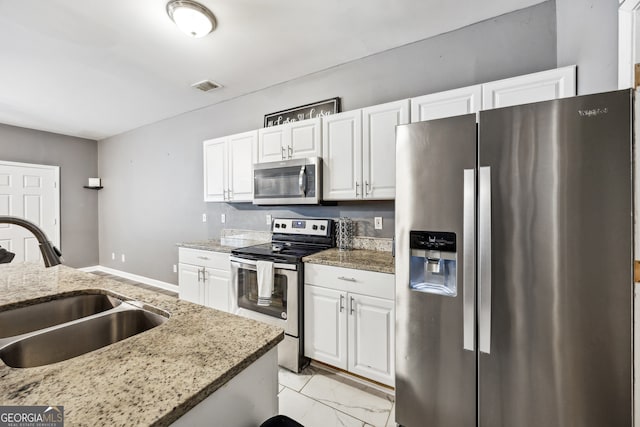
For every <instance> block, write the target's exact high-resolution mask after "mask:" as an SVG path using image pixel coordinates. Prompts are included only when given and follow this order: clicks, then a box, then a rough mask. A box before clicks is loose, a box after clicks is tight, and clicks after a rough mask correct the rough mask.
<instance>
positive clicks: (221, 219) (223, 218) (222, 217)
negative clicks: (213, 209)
mask: <svg viewBox="0 0 640 427" xmlns="http://www.w3.org/2000/svg"><path fill="white" fill-rule="evenodd" d="M220 222H221V223H222V224H224V223H225V222H227V216H226V215H225V214H220Z"/></svg>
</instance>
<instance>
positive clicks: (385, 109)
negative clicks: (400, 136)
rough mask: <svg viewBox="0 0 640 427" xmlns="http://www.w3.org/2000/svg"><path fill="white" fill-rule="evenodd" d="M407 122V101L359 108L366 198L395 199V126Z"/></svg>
mask: <svg viewBox="0 0 640 427" xmlns="http://www.w3.org/2000/svg"><path fill="white" fill-rule="evenodd" d="M406 123H409V100H408V99H405V100H402V101H396V102H389V103H387V104H382V105H375V106H373V107H369V108H363V109H362V178H363V181H364V189H363V196H364V198H365V199H378V200H381V199H390V200H393V199H394V198H395V196H396V126H397V125H403V124H406Z"/></svg>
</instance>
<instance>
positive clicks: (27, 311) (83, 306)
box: [0, 294, 122, 338]
mask: <svg viewBox="0 0 640 427" xmlns="http://www.w3.org/2000/svg"><path fill="white" fill-rule="evenodd" d="M121 303H122V301H121V300H119V299H117V298H114V297H111V296H109V295H103V294H83V295H73V296H62V297H60V298H57V299H54V300H51V301H46V302H40V303H34V304H32V305H28V306H25V307H20V308H14V309H11V310H6V311H0V338H7V337H12V336H16V335H21V334H25V333H28V332H33V331H37V330H38V329H44V328H48V327H50V326H54V325H60V324H62V323H67V322H70V321H72V320H76V319H80V318H82V317H87V316H91V315H92V314H96V313H101V312H103V311H107V310H110V309H112V308H114V307H117V306H118V305H120V304H121Z"/></svg>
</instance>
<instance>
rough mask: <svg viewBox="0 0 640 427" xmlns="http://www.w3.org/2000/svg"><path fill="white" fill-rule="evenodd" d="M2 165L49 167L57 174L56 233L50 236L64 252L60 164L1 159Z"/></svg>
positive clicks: (0, 163) (35, 167)
mask: <svg viewBox="0 0 640 427" xmlns="http://www.w3.org/2000/svg"><path fill="white" fill-rule="evenodd" d="M0 165H2V166H15V167H21V168H34V169H47V170H52V171H53V172H54V174H55V180H56V182H55V186H56V191H55V201H54V202H55V207H54V211H55V214H56V218H55V220H56V231H55V233H56V235H55V236H48V237H49V239H50V240H51V241H52V242H53V244H54V246H56V247H57V248H58V249H59V250H60V252H62V232H61V231H60V227H61V225H60V224H61V223H62V218H61V217H60V166H55V165H41V164H38V163H22V162H10V161H7V160H0Z"/></svg>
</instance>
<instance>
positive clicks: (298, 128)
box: [286, 118, 322, 159]
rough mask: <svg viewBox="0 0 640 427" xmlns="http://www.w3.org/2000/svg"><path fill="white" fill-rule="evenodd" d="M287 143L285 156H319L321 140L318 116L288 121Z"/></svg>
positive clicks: (320, 154) (320, 153)
mask: <svg viewBox="0 0 640 427" xmlns="http://www.w3.org/2000/svg"><path fill="white" fill-rule="evenodd" d="M288 126H289V138H290V140H289V143H288V146H287V153H286V155H287V157H288V158H289V159H291V158H296V159H297V158H302V157H321V156H322V141H321V139H320V134H321V132H320V130H321V123H320V118H317V119H309V120H302V121H299V122H293V123H289V125H288Z"/></svg>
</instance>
